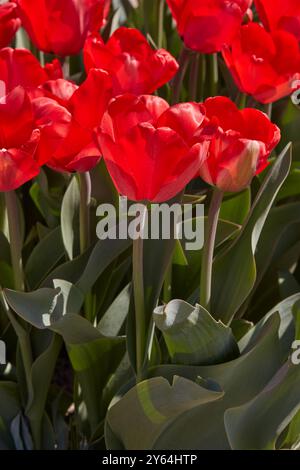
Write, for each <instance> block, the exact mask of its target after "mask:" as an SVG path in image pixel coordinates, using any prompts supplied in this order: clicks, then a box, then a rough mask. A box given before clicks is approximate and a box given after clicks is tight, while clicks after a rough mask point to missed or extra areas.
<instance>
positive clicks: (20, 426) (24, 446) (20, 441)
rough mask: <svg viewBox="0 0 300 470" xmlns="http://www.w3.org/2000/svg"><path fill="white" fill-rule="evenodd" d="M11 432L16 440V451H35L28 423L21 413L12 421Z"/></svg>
mask: <svg viewBox="0 0 300 470" xmlns="http://www.w3.org/2000/svg"><path fill="white" fill-rule="evenodd" d="M10 432H11V435H12V437H13V440H14V444H15V447H16V450H33V449H34V445H33V441H32V437H31V434H30V429H29V425H28V421H27V420H26V418H25V416H24V415H23V413H22V411H20V412H19V413H18V414H17V416H16V417H15V418H14V419H13V420H12V422H11V426H10Z"/></svg>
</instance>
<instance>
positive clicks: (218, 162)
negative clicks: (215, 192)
mask: <svg viewBox="0 0 300 470" xmlns="http://www.w3.org/2000/svg"><path fill="white" fill-rule="evenodd" d="M204 107H205V110H206V117H205V122H204V124H203V126H202V128H201V130H200V131H199V132H198V133H199V136H200V135H201V136H202V139H203V140H204V141H205V140H209V141H210V147H209V152H208V155H207V158H206V160H205V161H204V162H203V164H202V165H201V167H200V176H201V178H202V179H203V180H204V181H206V182H207V183H208V184H211V185H214V186H216V187H218V188H219V189H220V190H221V191H228V192H238V191H242V190H243V189H245V188H246V187H247V186H249V184H250V183H251V180H252V178H253V177H254V175H256V174H259V173H260V172H262V171H263V170H264V169H265V168H266V167H267V165H268V157H269V155H270V153H271V151H272V150H273V149H274V147H275V146H276V145H277V144H278V142H279V140H280V130H279V129H278V127H277V126H276V125H275V124H272V123H271V122H270V120H269V118H268V117H267V115H266V114H264V113H262V112H261V111H258V110H256V109H253V108H246V109H243V110H239V109H238V108H237V107H236V105H235V104H234V103H233V102H232V101H231V100H230V99H229V98H226V97H221V96H217V97H215V98H208V99H207V100H206V101H205V103H204Z"/></svg>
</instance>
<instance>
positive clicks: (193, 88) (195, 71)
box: [189, 54, 200, 101]
mask: <svg viewBox="0 0 300 470" xmlns="http://www.w3.org/2000/svg"><path fill="white" fill-rule="evenodd" d="M199 63H200V55H199V54H194V57H193V58H192V65H191V72H190V86H189V92H190V93H189V94H190V100H191V101H197V94H198V93H197V92H198V84H199Z"/></svg>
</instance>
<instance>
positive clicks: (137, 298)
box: [132, 206, 147, 382]
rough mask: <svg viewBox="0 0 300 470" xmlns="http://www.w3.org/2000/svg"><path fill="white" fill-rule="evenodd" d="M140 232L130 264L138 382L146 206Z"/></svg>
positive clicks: (142, 345) (141, 360)
mask: <svg viewBox="0 0 300 470" xmlns="http://www.w3.org/2000/svg"><path fill="white" fill-rule="evenodd" d="M140 216H141V223H140V233H139V236H138V238H137V239H136V240H134V241H133V250H132V264H133V294H134V309H135V331H136V377H137V382H140V381H141V380H142V377H143V364H144V355H145V351H144V349H145V335H146V322H145V291H144V242H143V233H144V229H145V223H146V217H147V207H146V206H145V209H144V211H143V212H142V213H141V214H140Z"/></svg>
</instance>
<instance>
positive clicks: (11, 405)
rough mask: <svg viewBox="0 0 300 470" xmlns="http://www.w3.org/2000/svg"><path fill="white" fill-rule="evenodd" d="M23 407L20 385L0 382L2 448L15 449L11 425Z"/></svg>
mask: <svg viewBox="0 0 300 470" xmlns="http://www.w3.org/2000/svg"><path fill="white" fill-rule="evenodd" d="M20 408H21V402H20V397H19V392H18V385H17V384H16V383H14V382H6V381H1V382H0V450H9V449H14V441H13V438H12V435H11V433H10V426H11V423H12V421H13V419H14V418H15V417H16V416H17V414H18V413H19V411H20Z"/></svg>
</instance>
